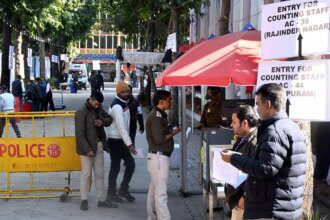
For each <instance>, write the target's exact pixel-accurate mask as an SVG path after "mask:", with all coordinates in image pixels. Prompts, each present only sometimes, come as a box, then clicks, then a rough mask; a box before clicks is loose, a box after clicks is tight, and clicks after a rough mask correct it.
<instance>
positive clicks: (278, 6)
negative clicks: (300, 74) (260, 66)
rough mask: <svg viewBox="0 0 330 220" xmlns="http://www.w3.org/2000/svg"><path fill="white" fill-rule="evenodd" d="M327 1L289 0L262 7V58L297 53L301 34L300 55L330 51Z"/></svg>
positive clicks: (287, 55) (328, 4)
mask: <svg viewBox="0 0 330 220" xmlns="http://www.w3.org/2000/svg"><path fill="white" fill-rule="evenodd" d="M329 22H330V0H318V1H311V0H292V1H285V2H279V3H275V4H268V5H263V6H262V20H261V27H262V28H261V34H262V40H261V46H262V50H261V58H262V59H275V58H287V57H296V56H298V49H299V43H298V40H297V39H298V35H299V33H301V35H302V37H303V39H302V55H304V56H306V55H316V54H322V53H327V52H330V37H329V33H330V31H329V29H330V23H329Z"/></svg>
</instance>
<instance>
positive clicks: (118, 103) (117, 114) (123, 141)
mask: <svg viewBox="0 0 330 220" xmlns="http://www.w3.org/2000/svg"><path fill="white" fill-rule="evenodd" d="M116 94H117V96H116V98H115V99H114V100H113V102H112V103H111V105H110V108H109V114H110V115H111V116H112V118H113V123H112V124H111V126H110V128H109V130H108V143H109V146H110V158H111V168H110V173H109V188H108V197H109V199H110V201H112V202H117V203H120V202H124V200H123V198H124V199H126V200H127V201H128V202H134V201H135V197H134V196H132V195H131V194H130V193H129V191H128V188H129V183H130V181H131V179H132V176H133V173H134V170H135V161H134V158H133V157H132V154H136V153H137V152H136V150H135V146H134V144H133V143H132V140H131V138H130V137H129V122H130V112H129V108H128V106H127V101H128V99H129V94H130V93H129V87H128V85H127V83H125V82H124V81H119V82H118V83H117V85H116ZM121 160H124V162H125V172H124V177H123V181H122V182H121V184H120V189H119V193H118V194H117V192H116V187H117V177H118V174H119V171H120V162H121Z"/></svg>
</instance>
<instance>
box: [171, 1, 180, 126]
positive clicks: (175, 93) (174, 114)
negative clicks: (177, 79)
mask: <svg viewBox="0 0 330 220" xmlns="http://www.w3.org/2000/svg"><path fill="white" fill-rule="evenodd" d="M171 17H172V19H171V20H172V25H171V26H172V33H176V39H177V42H179V9H178V8H176V7H173V8H171ZM177 48H178V46H177ZM177 53H178V52H177ZM173 61H174V59H173ZM172 97H173V99H172V107H171V113H170V124H171V126H177V125H178V124H179V89H178V87H177V86H175V87H172Z"/></svg>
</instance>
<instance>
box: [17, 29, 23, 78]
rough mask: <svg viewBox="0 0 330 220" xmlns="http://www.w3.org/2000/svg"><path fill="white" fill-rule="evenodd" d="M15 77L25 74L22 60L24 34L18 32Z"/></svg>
mask: <svg viewBox="0 0 330 220" xmlns="http://www.w3.org/2000/svg"><path fill="white" fill-rule="evenodd" d="M15 38H16V41H15V77H16V76H17V75H22V74H23V59H22V43H23V35H22V32H21V31H19V32H16V34H15Z"/></svg>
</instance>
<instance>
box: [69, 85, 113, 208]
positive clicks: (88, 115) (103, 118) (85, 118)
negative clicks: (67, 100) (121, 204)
mask: <svg viewBox="0 0 330 220" xmlns="http://www.w3.org/2000/svg"><path fill="white" fill-rule="evenodd" d="M102 102H103V95H102V93H101V92H99V91H95V92H93V93H92V94H91V95H90V97H89V98H88V99H87V101H86V103H85V104H84V105H83V106H82V108H81V109H80V110H78V111H77V113H76V115H75V132H76V146H77V147H76V148H77V149H76V150H77V153H78V154H79V155H80V159H81V167H82V171H81V172H82V173H81V179H80V194H81V195H80V196H81V200H82V201H81V205H80V209H81V210H83V211H86V210H88V201H87V196H88V192H89V188H90V178H91V173H92V170H93V172H94V181H95V188H96V191H97V194H98V200H99V201H98V207H108V208H117V207H118V205H117V204H113V203H111V202H110V201H108V200H106V198H107V196H106V193H105V190H104V159H103V149H107V148H108V146H107V140H106V134H105V131H104V126H109V125H110V124H111V122H112V118H111V117H110V116H109V115H108V114H107V112H106V111H105V110H103V108H102V105H101V103H102Z"/></svg>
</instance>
